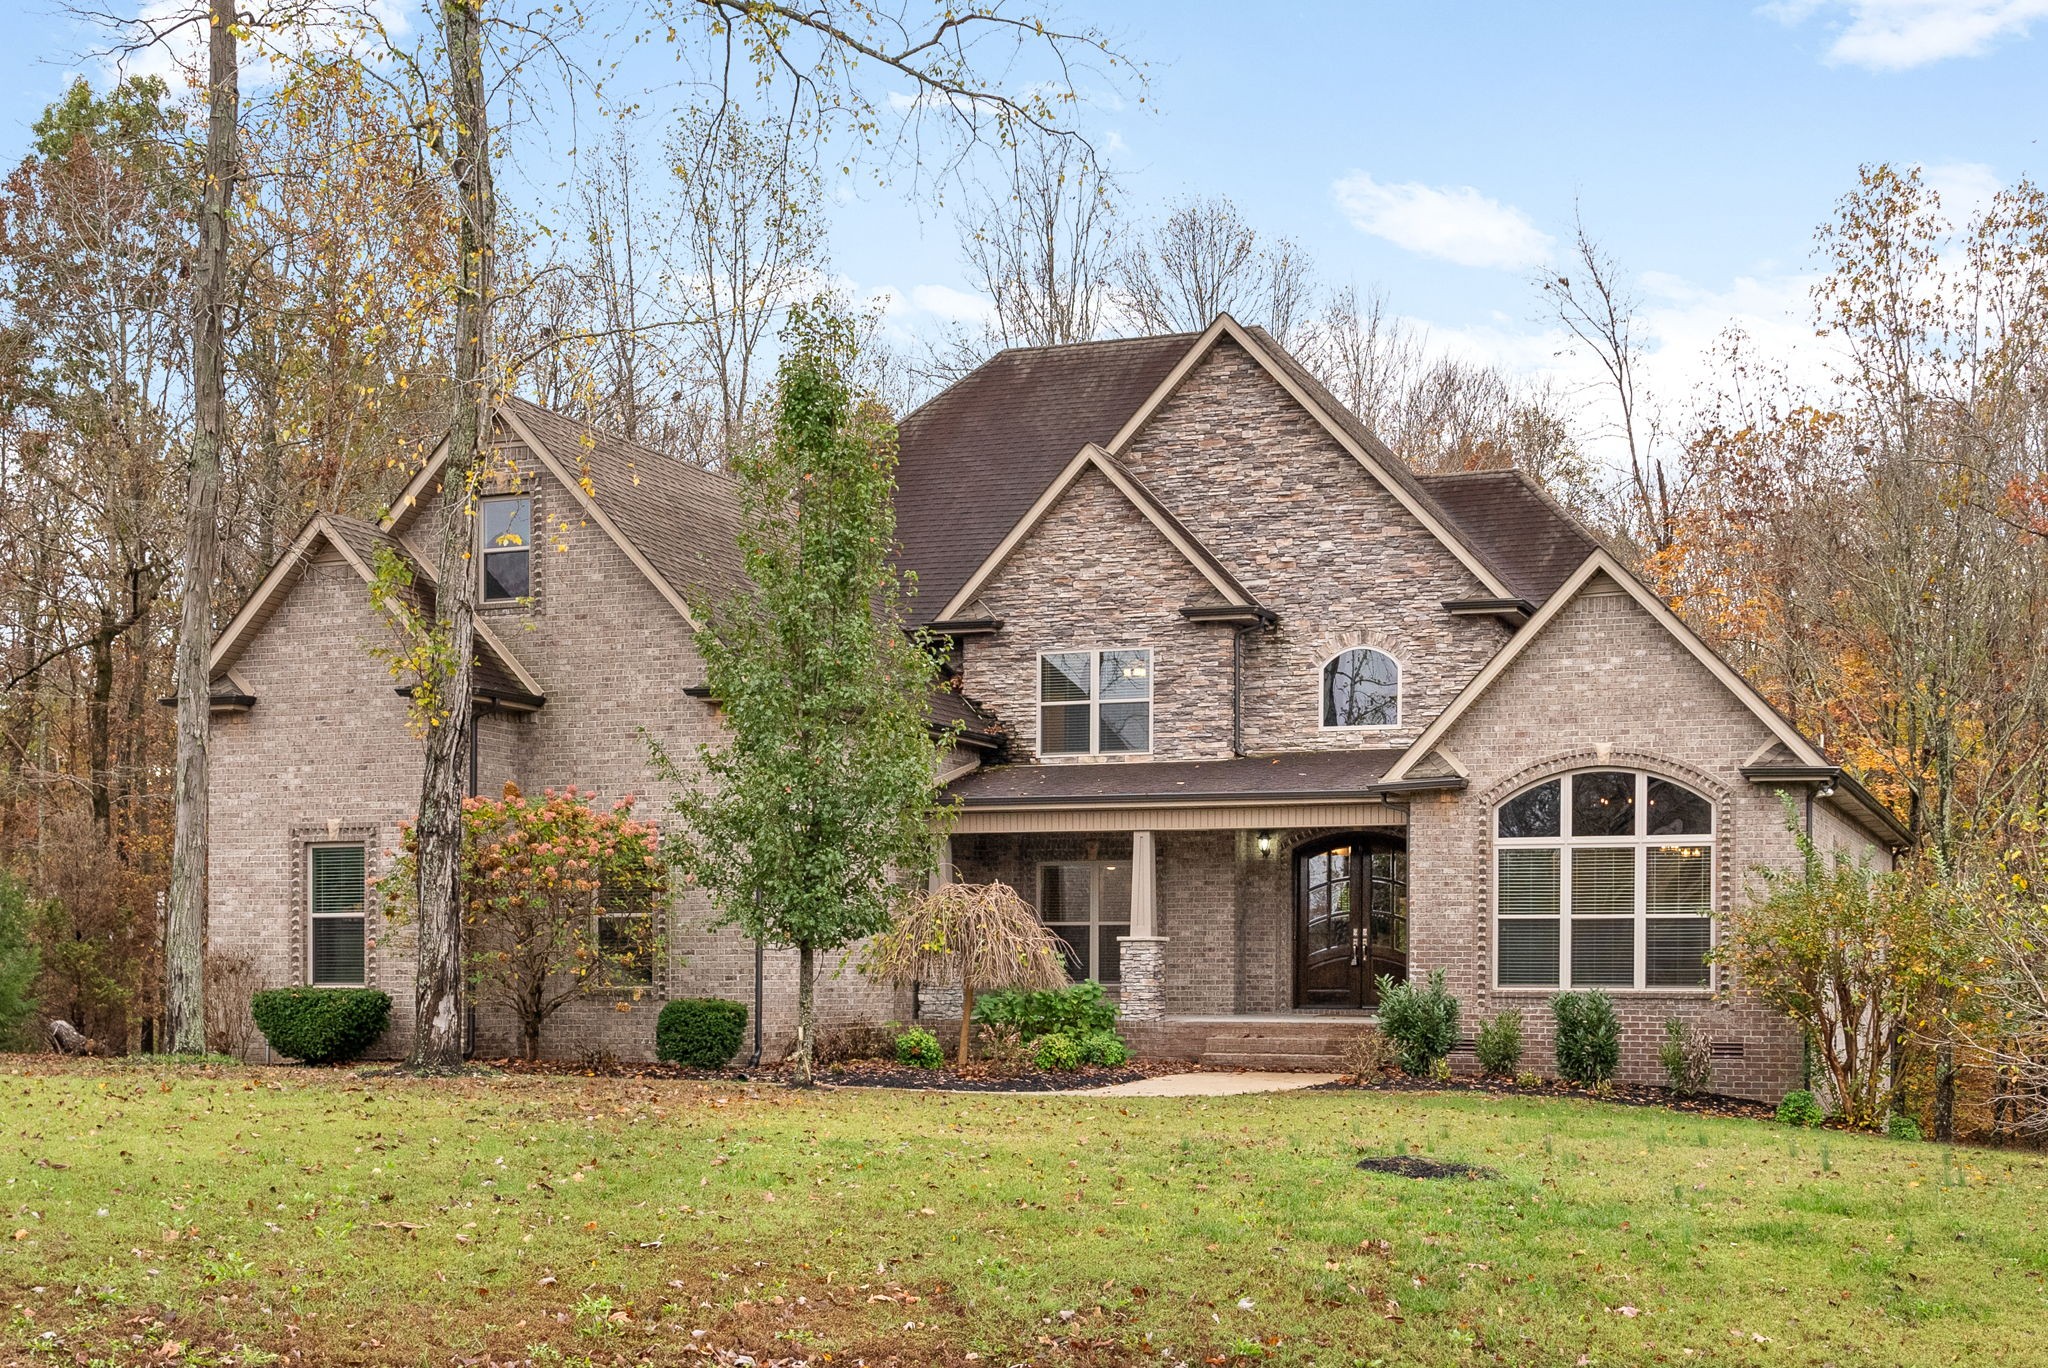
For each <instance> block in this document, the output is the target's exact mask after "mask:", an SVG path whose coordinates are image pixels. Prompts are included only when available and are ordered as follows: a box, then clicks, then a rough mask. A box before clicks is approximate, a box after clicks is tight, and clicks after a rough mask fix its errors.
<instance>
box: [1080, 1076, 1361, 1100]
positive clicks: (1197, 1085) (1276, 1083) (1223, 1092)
mask: <svg viewBox="0 0 2048 1368" xmlns="http://www.w3.org/2000/svg"><path fill="white" fill-rule="evenodd" d="M1340 1076H1341V1075H1338V1074H1333V1073H1177V1074H1162V1075H1160V1076H1159V1077H1158V1078H1140V1079H1135V1080H1133V1081H1132V1082H1129V1083H1112V1084H1110V1085H1109V1086H1108V1087H1106V1088H1078V1089H1076V1090H1075V1091H1074V1092H1072V1093H1070V1094H1068V1095H1069V1096H1073V1097H1236V1096H1238V1095H1239V1094H1241V1093H1266V1092H1293V1091H1294V1090H1296V1089H1298V1088H1313V1087H1317V1086H1319V1085H1321V1084H1324V1083H1335V1082H1336V1081H1337V1079H1338V1078H1339V1077H1340Z"/></svg>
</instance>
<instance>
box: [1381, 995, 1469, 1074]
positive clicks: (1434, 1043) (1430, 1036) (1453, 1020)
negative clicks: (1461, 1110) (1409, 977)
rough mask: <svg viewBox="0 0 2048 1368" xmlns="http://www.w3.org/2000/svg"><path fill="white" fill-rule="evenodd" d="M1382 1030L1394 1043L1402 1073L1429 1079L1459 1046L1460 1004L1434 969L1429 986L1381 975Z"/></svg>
mask: <svg viewBox="0 0 2048 1368" xmlns="http://www.w3.org/2000/svg"><path fill="white" fill-rule="evenodd" d="M1380 1030H1381V1031H1382V1032H1384V1033H1385V1034H1386V1037H1387V1039H1388V1040H1390V1041H1392V1042H1393V1045H1394V1054H1395V1057H1396V1058H1397V1059H1398V1060H1399V1061H1400V1064H1401V1072H1403V1073H1406V1074H1412V1075H1413V1076H1415V1077H1417V1078H1423V1077H1427V1076H1428V1075H1429V1073H1430V1071H1431V1069H1432V1067H1433V1066H1434V1065H1435V1064H1436V1062H1437V1061H1438V1060H1439V1059H1443V1058H1445V1057H1446V1056H1448V1055H1449V1054H1450V1052H1451V1050H1452V1049H1453V1048H1454V1047H1455V1046H1456V1045H1457V1043H1458V1000H1457V999H1456V998H1454V997H1452V996H1451V992H1450V990H1449V989H1448V988H1446V987H1444V971H1443V970H1441V969H1432V970H1431V971H1430V974H1429V983H1428V986H1426V987H1422V988H1418V987H1416V986H1415V985H1414V984H1413V983H1396V982H1394V981H1393V979H1391V978H1389V977H1388V976H1387V975H1385V974H1382V975H1380Z"/></svg>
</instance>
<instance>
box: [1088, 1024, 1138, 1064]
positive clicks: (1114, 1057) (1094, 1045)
mask: <svg viewBox="0 0 2048 1368" xmlns="http://www.w3.org/2000/svg"><path fill="white" fill-rule="evenodd" d="M1080 1046H1081V1062H1082V1063H1083V1064H1099V1065H1101V1066H1102V1067H1103V1068H1105V1069H1116V1068H1121V1067H1122V1066H1124V1065H1125V1064H1128V1063H1130V1062H1131V1047H1130V1046H1128V1045H1126V1044H1124V1038H1123V1037H1122V1036H1120V1035H1118V1034H1117V1033H1116V1032H1115V1031H1090V1032H1089V1033H1088V1034H1087V1035H1084V1036H1082V1037H1081V1040H1080Z"/></svg>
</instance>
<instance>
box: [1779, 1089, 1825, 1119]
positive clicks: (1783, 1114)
mask: <svg viewBox="0 0 2048 1368" xmlns="http://www.w3.org/2000/svg"><path fill="white" fill-rule="evenodd" d="M1827 1119H1828V1115H1827V1113H1826V1112H1824V1111H1822V1110H1821V1109H1820V1102H1819V1101H1818V1100H1817V1099H1816V1098H1815V1097H1814V1095H1813V1094H1812V1093H1810V1092H1808V1091H1806V1089H1804V1088H1795V1089H1794V1090H1793V1091H1791V1092H1788V1093H1786V1094H1785V1099H1784V1101H1782V1102H1780V1103H1778V1122H1779V1124H1780V1125H1785V1126H1808V1127H1812V1126H1818V1125H1819V1124H1820V1123H1821V1122H1823V1121H1825V1120H1827Z"/></svg>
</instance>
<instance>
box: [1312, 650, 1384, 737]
mask: <svg viewBox="0 0 2048 1368" xmlns="http://www.w3.org/2000/svg"><path fill="white" fill-rule="evenodd" d="M1323 725H1324V726H1325V727H1398V726H1399V725H1401V667H1400V666H1399V665H1398V664H1396V663H1395V662H1394V658H1393V657H1392V656H1390V655H1388V654H1387V653H1386V652H1385V651H1375V650H1373V649H1372V648H1371V647H1369V646H1360V647H1358V648H1356V649H1355V650H1350V651H1345V652H1343V653H1342V654H1340V655H1338V656H1337V657H1336V658H1335V659H1333V660H1331V661H1330V662H1329V663H1328V664H1327V665H1325V666H1323Z"/></svg>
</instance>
